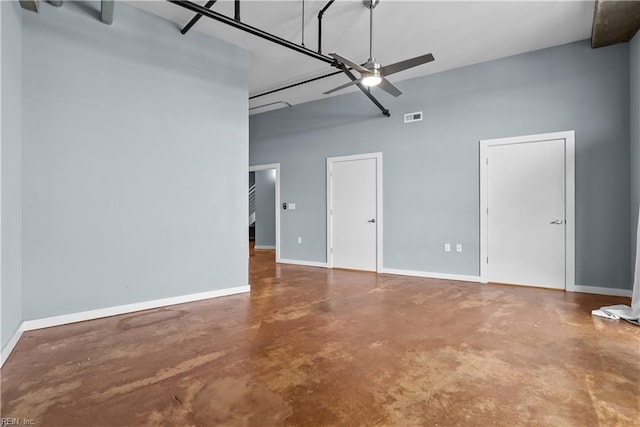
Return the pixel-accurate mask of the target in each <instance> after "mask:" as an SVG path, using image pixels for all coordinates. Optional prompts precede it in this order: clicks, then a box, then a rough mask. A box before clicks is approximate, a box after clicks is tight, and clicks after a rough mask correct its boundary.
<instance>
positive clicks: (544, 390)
mask: <svg viewBox="0 0 640 427" xmlns="http://www.w3.org/2000/svg"><path fill="white" fill-rule="evenodd" d="M250 278H251V284H252V290H251V293H248V294H242V295H235V296H230V297H224V298H217V299H211V300H205V301H199V302H194V303H189V304H181V305H176V306H171V307H166V308H162V309H156V310H148V311H144V312H138V313H132V314H127V315H121V316H115V317H110V318H105V319H98V320H92V321H89V322H82V323H76V324H72V325H65V326H60V327H55V328H49V329H44V330H37V331H31V332H27V333H25V334H24V335H23V337H22V339H21V340H20V342H19V343H18V345H17V346H16V348H15V350H14V352H13V354H12V355H11V356H10V358H9V360H8V361H7V362H6V364H5V365H4V367H3V368H2V370H1V371H0V374H1V376H2V381H1V385H2V396H1V401H2V407H1V414H2V417H20V418H28V419H31V420H33V421H34V422H35V425H37V426H216V425H222V426H236V425H238V426H243V425H248V426H272V425H273V426H277V425H300V426H334V425H335V426H375V425H384V426H413V425H416V426H417V425H420V426H458V425H464V426H491V425H496V426H521V425H539V426H581V427H583V426H638V425H640V400H639V396H640V328H638V327H635V326H633V325H630V324H628V323H625V322H621V321H610V320H605V319H599V318H593V317H591V315H590V311H591V309H593V308H597V307H600V306H602V305H609V304H618V303H627V304H628V303H629V300H628V299H625V298H616V297H607V296H598V295H587V294H573V293H564V292H559V291H552V290H544V289H534V288H524V287H512V286H501V285H491V284H489V285H481V284H477V283H465V282H454V281H445V280H433V279H422V278H410V277H402V276H391V275H377V274H373V273H358V272H350V271H339V270H327V269H322V268H312V267H300V266H293V265H276V264H275V263H274V260H273V251H255V252H252V257H251V271H250Z"/></svg>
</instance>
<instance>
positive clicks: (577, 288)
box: [567, 285, 631, 308]
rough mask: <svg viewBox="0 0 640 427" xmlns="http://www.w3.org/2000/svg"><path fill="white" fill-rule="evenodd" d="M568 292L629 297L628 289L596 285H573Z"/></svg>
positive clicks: (629, 291)
mask: <svg viewBox="0 0 640 427" xmlns="http://www.w3.org/2000/svg"><path fill="white" fill-rule="evenodd" d="M567 291H568V292H581V293H583V294H596V295H610V296H614V297H628V298H631V290H630V289H613V288H601V287H597V286H582V285H574V286H573V289H572V290H568V289H567ZM596 308H597V307H596Z"/></svg>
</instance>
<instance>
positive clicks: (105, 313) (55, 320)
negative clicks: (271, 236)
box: [23, 285, 251, 331]
mask: <svg viewBox="0 0 640 427" xmlns="http://www.w3.org/2000/svg"><path fill="white" fill-rule="evenodd" d="M250 291H251V287H250V286H249V285H246V286H237V287H234V288H226V289H217V290H215V291H207V292H200V293H197V294H189V295H180V296H176V297H169V298H162V299H157V300H151V301H144V302H138V303H134V304H125V305H118V306H114V307H106V308H99V309H97V310H89V311H81V312H79V313H71V314H63V315H61V316H53V317H45V318H42V319H35V320H25V321H24V322H23V325H24V330H25V331H31V330H34V329H42V328H50V327H52V326H59V325H66V324H68V323H76V322H84V321H85V320H93V319H100V318H102V317H109V316H117V315H119V314H125V313H133V312H136V311H142V310H150V309H153V308H159V307H166V306H169V305H175V304H184V303H187V302H193V301H200V300H205V299H209V298H217V297H224V296H229V295H236V294H241V293H245V292H250Z"/></svg>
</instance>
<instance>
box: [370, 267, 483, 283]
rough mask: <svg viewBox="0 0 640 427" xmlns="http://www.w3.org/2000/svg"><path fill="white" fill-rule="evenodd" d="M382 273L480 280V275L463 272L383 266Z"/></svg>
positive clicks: (468, 280) (465, 280) (470, 280)
mask: <svg viewBox="0 0 640 427" xmlns="http://www.w3.org/2000/svg"><path fill="white" fill-rule="evenodd" d="M380 273H382V274H395V275H399V276H413V277H426V278H429V279H444V280H456V281H461V282H480V276H469V275H465V274H448V273H432V272H428V271H415V270H400V269H397V268H383V269H382V270H381V271H380Z"/></svg>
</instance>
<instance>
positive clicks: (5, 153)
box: [0, 1, 22, 347]
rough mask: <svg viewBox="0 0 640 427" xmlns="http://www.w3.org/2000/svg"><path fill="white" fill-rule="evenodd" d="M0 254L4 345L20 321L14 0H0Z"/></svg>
mask: <svg viewBox="0 0 640 427" xmlns="http://www.w3.org/2000/svg"><path fill="white" fill-rule="evenodd" d="M0 14H1V15H0V31H1V33H2V34H1V35H0V40H1V41H2V46H1V47H0V49H1V59H0V63H1V67H0V68H1V76H2V78H1V86H0V99H1V100H2V101H1V104H2V106H1V107H0V111H1V114H0V116H1V117H0V120H1V122H0V123H1V124H0V127H1V132H0V141H1V155H0V157H1V158H2V188H1V194H2V204H1V205H2V209H1V211H2V212H1V215H0V217H1V218H2V229H1V236H2V239H1V240H2V252H1V254H2V256H1V261H2V262H1V267H0V271H2V274H1V278H0V280H1V283H2V287H1V289H0V292H1V293H2V296H1V299H2V310H1V312H2V314H1V319H0V323H1V324H2V328H1V331H0V334H1V339H0V341H1V346H2V347H4V346H5V344H6V343H7V341H8V340H9V339H10V338H11V335H13V333H14V332H15V330H16V329H17V327H18V326H19V325H20V322H21V321H22V259H21V258H22V248H21V246H22V213H21V205H22V183H21V164H22V160H21V151H22V148H21V144H22V101H21V87H22V86H21V65H22V60H21V58H22V49H21V36H22V32H21V26H22V23H21V18H20V6H19V4H18V2H8V1H0Z"/></svg>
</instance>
